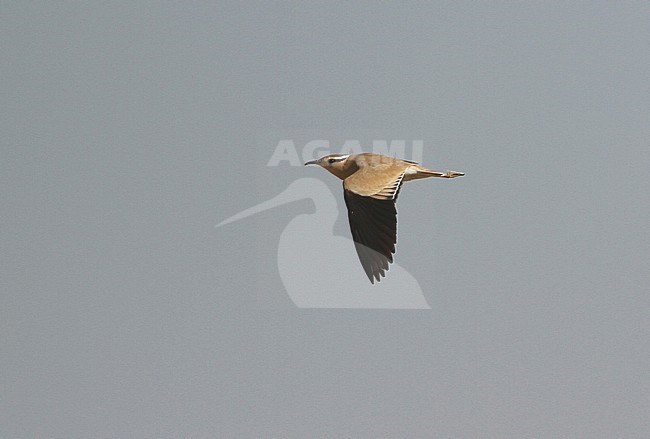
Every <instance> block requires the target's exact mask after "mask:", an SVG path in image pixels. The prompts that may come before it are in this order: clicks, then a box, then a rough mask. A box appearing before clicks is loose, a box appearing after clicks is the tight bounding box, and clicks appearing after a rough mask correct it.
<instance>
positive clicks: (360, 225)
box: [343, 168, 405, 283]
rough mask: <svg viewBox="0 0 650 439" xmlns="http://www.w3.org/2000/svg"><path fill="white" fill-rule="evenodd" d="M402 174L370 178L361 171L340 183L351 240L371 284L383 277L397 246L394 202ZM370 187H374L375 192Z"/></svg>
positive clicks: (383, 174) (384, 174)
mask: <svg viewBox="0 0 650 439" xmlns="http://www.w3.org/2000/svg"><path fill="white" fill-rule="evenodd" d="M366 169H368V168H366ZM404 172H405V171H404V169H402V170H401V172H399V173H382V177H379V178H378V177H377V173H373V174H374V175H370V172H369V171H366V170H365V169H360V170H359V171H357V172H356V173H354V174H353V175H352V176H350V177H348V178H346V179H345V180H344V181H343V193H344V198H345V205H346V206H347V208H348V220H349V221H350V231H351V232H352V239H353V240H354V246H355V248H356V250H357V255H359V260H360V261H361V265H362V266H363V269H364V271H365V272H366V275H367V276H368V279H370V282H372V283H374V281H375V279H376V280H377V281H379V280H380V279H381V277H382V276H385V274H386V270H388V264H389V263H391V262H393V253H395V244H396V243H397V209H396V208H395V200H396V199H397V195H398V194H399V189H400V187H401V184H402V180H403V178H404ZM360 173H361V174H360ZM358 174H360V175H358ZM380 180H383V181H380ZM372 184H375V185H376V187H375V188H374V189H371V187H372Z"/></svg>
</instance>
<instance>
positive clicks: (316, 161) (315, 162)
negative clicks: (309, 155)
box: [305, 160, 318, 166]
mask: <svg viewBox="0 0 650 439" xmlns="http://www.w3.org/2000/svg"><path fill="white" fill-rule="evenodd" d="M317 164H318V160H312V161H309V162H307V163H305V166H307V165H317Z"/></svg>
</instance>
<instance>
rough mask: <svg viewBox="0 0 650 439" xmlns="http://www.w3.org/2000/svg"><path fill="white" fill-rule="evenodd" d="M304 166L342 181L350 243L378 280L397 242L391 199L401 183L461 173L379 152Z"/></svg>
mask: <svg viewBox="0 0 650 439" xmlns="http://www.w3.org/2000/svg"><path fill="white" fill-rule="evenodd" d="M305 165H319V166H322V167H323V168H325V169H327V170H328V171H329V172H331V173H332V174H334V175H336V176H337V177H338V178H340V179H341V180H343V195H344V198H345V205H346V206H347V208H348V220H349V221H350V230H351V232H352V239H353V240H354V246H355V248H356V250H357V254H358V255H359V260H361V265H362V266H363V269H364V270H365V272H366V275H367V276H368V279H370V282H372V283H375V280H377V281H379V280H381V277H382V276H385V275H386V270H388V264H389V263H391V262H393V253H395V244H396V243H397V209H396V208H395V202H396V201H397V195H398V194H399V191H400V188H401V187H402V183H403V182H405V181H409V180H416V179H418V178H428V177H439V178H455V177H460V176H462V175H465V174H464V173H462V172H455V171H447V172H446V173H442V172H438V171H432V170H431V169H427V168H425V167H423V166H420V165H419V164H418V163H416V162H411V161H408V160H401V159H397V158H391V157H386V156H383V155H381V154H371V153H362V154H352V155H349V154H330V155H326V156H325V157H321V158H320V159H318V160H312V161H310V162H307V163H305Z"/></svg>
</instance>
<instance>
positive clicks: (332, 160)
mask: <svg viewBox="0 0 650 439" xmlns="http://www.w3.org/2000/svg"><path fill="white" fill-rule="evenodd" d="M335 161H336V160H334V159H329V160H328V163H334V162H335Z"/></svg>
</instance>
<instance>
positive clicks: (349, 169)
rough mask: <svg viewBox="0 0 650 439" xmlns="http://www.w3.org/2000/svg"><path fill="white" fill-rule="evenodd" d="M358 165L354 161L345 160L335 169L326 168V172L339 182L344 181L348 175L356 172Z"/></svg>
mask: <svg viewBox="0 0 650 439" xmlns="http://www.w3.org/2000/svg"><path fill="white" fill-rule="evenodd" d="M358 169H359V165H357V163H356V162H355V161H354V160H349V159H348V160H346V161H344V162H343V163H341V165H340V166H337V167H328V168H327V170H328V171H329V172H331V173H332V174H334V175H336V176H337V177H338V178H340V179H341V180H345V179H346V178H348V177H349V176H350V175H352V174H354V173H355V172H357V170H358Z"/></svg>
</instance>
